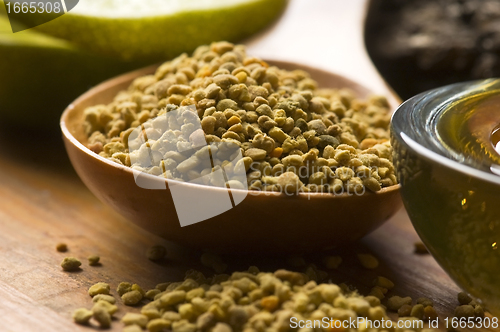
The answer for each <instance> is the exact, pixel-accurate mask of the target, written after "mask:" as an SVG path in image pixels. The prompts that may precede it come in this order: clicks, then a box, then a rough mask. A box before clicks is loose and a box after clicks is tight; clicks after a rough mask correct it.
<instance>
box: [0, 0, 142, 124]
mask: <svg viewBox="0 0 500 332" xmlns="http://www.w3.org/2000/svg"><path fill="white" fill-rule="evenodd" d="M140 65H141V64H136V63H126V62H123V61H116V60H112V59H108V58H105V57H102V56H95V55H91V54H89V53H87V52H84V51H81V50H79V49H78V48H76V47H75V46H73V45H72V44H70V43H69V42H67V41H65V40H62V39H57V38H53V37H50V36H47V35H44V34H41V33H37V32H35V31H33V30H26V31H22V32H18V33H12V30H11V28H10V24H9V21H8V19H7V17H6V15H5V9H4V7H3V4H2V3H0V73H1V74H0V122H3V123H6V121H8V122H16V123H21V124H23V125H27V126H47V125H50V124H52V125H53V127H55V128H57V124H58V119H59V116H60V115H61V113H62V111H63V110H64V108H66V106H68V104H69V103H70V102H72V101H73V100H74V99H75V98H76V97H78V96H79V95H80V94H82V93H83V92H85V91H86V90H88V89H89V88H91V87H92V86H93V85H95V84H98V83H100V82H101V81H103V80H105V79H107V78H109V77H112V76H115V75H118V74H120V73H123V72H126V71H129V70H132V69H134V68H137V67H138V66H140Z"/></svg>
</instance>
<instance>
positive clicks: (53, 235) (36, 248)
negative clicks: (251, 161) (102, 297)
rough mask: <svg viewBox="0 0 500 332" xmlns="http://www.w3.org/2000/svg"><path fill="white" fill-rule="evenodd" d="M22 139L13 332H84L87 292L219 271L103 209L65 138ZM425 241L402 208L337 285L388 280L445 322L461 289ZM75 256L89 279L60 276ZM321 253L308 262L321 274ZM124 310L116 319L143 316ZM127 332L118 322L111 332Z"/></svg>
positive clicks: (10, 185)
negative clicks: (425, 251)
mask: <svg viewBox="0 0 500 332" xmlns="http://www.w3.org/2000/svg"><path fill="white" fill-rule="evenodd" d="M18 131H19V129H12V128H10V129H8V128H7V129H6V128H3V129H2V130H0V132H1V133H0V155H1V156H2V158H1V159H0V198H1V199H0V255H1V257H2V259H0V292H1V294H3V295H2V299H1V300H0V315H2V317H8V325H7V326H9V330H8V331H15V332H17V331H19V332H21V331H45V330H47V331H84V330H86V328H83V327H80V326H77V325H74V324H72V323H71V313H72V311H73V310H74V309H76V308H79V307H87V308H90V307H91V299H90V297H89V296H88V294H87V289H88V287H89V286H90V285H92V284H93V283H95V282H98V281H104V282H108V283H110V284H111V285H112V289H113V294H114V295H116V293H114V288H116V285H117V284H118V283H119V282H121V281H133V282H137V283H139V284H140V285H141V286H143V287H144V288H150V287H154V286H155V285H156V284H157V283H159V282H164V281H176V280H181V278H182V277H183V274H184V272H185V271H186V270H187V269H189V268H197V269H201V270H203V271H204V272H205V273H207V274H210V273H211V272H210V271H207V270H205V269H203V268H202V267H201V266H200V263H199V260H198V257H199V255H200V253H199V252H193V251H188V250H185V249H183V248H180V247H177V246H174V245H172V244H170V243H167V242H166V241H164V240H162V239H160V238H157V237H155V236H154V235H152V234H149V233H147V232H145V231H143V230H141V229H139V228H138V227H136V226H135V225H133V224H132V223H130V222H128V221H127V220H124V219H123V218H121V217H120V216H118V215H117V214H116V213H114V212H113V211H111V210H110V209H109V208H107V207H106V206H104V205H103V204H102V203H100V202H99V201H98V200H97V199H96V198H95V197H94V196H93V195H92V194H91V193H90V192H89V191H88V190H87V189H86V188H85V187H84V185H83V184H82V183H81V182H80V180H79V179H78V177H77V176H76V174H74V172H73V171H72V169H71V166H70V164H69V161H68V160H67V157H66V156H65V153H64V151H63V149H62V146H61V142H60V138H59V137H58V136H56V137H51V136H48V137H44V138H43V139H39V138H40V136H41V135H42V134H40V133H36V132H31V133H30V134H29V135H25V136H24V138H23V139H22V140H16V141H12V140H10V139H9V137H12V136H11V135H13V134H14V132H18ZM28 142H29V144H28ZM417 239H418V237H417V235H416V233H415V232H414V231H413V228H412V226H411V224H410V223H409V220H408V218H407V216H406V213H405V211H404V210H401V211H400V212H398V214H397V215H396V216H395V217H393V218H392V219H391V220H390V221H389V222H388V223H387V224H386V225H384V226H383V227H381V228H380V229H379V230H377V231H375V232H374V233H372V234H371V235H369V236H368V237H366V238H365V239H363V240H361V241H360V242H358V243H356V244H355V245H353V246H350V247H348V248H344V249H342V250H340V251H338V252H336V254H341V255H342V256H343V257H344V260H345V263H343V265H342V269H340V270H339V271H338V272H335V273H332V274H331V275H330V277H331V278H332V280H333V281H334V282H339V283H340V282H346V283H348V284H352V285H354V286H356V287H358V288H359V289H360V291H361V292H367V291H368V290H369V288H370V286H371V281H372V280H373V278H375V277H376V276H377V275H384V276H387V277H389V278H390V279H392V280H394V281H395V283H396V288H395V289H394V290H393V291H391V293H392V294H394V295H405V296H406V295H409V296H412V297H413V298H414V299H416V298H418V297H420V296H427V297H429V298H431V299H432V300H433V301H434V302H435V303H436V308H437V309H438V311H439V312H440V313H441V314H442V316H443V317H444V316H447V315H448V316H449V315H451V314H452V311H453V309H454V307H455V306H456V304H457V303H456V299H455V298H456V293H457V291H458V288H457V287H456V285H455V284H454V283H453V282H452V281H451V280H450V279H449V278H448V277H447V275H446V274H445V273H444V272H443V270H442V269H441V268H440V267H439V266H438V265H437V264H436V262H435V261H434V260H433V259H432V257H430V256H429V255H416V254H414V253H413V243H414V241H416V240H417ZM277 240H278V241H279V239H277ZM58 242H66V243H67V244H68V246H69V252H68V253H58V252H57V251H56V250H55V245H56V244H57V243H58ZM152 244H162V245H165V246H167V248H168V250H169V255H168V256H169V258H168V260H167V261H165V262H162V263H161V264H156V263H153V262H150V261H148V260H147V259H146V257H145V251H146V250H147V248H148V247H149V246H150V245H152ZM360 252H372V253H374V254H375V255H376V256H377V257H379V259H380V261H381V266H380V267H379V268H378V269H376V270H373V271H371V270H370V271H368V270H363V269H361V268H360V266H359V264H358V263H357V261H356V258H355V253H360ZM90 254H98V255H100V256H101V257H102V265H101V266H97V267H90V266H88V264H87V262H86V257H87V256H89V255H90ZM70 255H71V256H75V257H78V258H80V259H81V260H82V262H83V265H82V270H81V271H79V272H76V273H75V272H73V273H71V272H64V271H62V269H61V267H60V266H59V264H60V262H61V260H62V258H63V257H65V256H70ZM323 255H324V254H323V253H320V254H315V255H308V256H306V257H305V258H306V260H307V261H308V262H315V263H317V264H318V265H319V266H320V265H321V263H320V262H321V258H322V257H323ZM226 260H227V261H228V263H229V266H230V269H231V270H233V269H242V268H247V267H248V266H249V265H258V266H260V267H262V268H263V269H264V270H271V269H275V268H283V267H284V268H290V266H287V264H286V263H284V261H285V257H272V256H271V257H259V256H252V255H249V256H244V257H227V258H226ZM119 302H120V301H119ZM119 306H120V311H119V313H118V314H117V317H118V318H119V317H121V316H122V315H123V314H124V313H125V312H127V311H137V310H138V309H136V308H130V307H124V306H123V305H121V304H120V305H119ZM44 329H45V330H44ZM121 329H122V326H121V323H118V322H117V323H115V324H114V325H113V328H112V330H111V331H121ZM2 331H3V330H2Z"/></svg>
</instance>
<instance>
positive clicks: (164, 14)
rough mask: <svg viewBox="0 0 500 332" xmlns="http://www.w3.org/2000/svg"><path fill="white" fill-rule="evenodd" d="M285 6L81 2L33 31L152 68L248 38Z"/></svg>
mask: <svg viewBox="0 0 500 332" xmlns="http://www.w3.org/2000/svg"><path fill="white" fill-rule="evenodd" d="M7 1H11V0H7ZM12 1H13V0H12ZM286 4H287V0H127V1H124V0H80V1H79V3H78V5H76V7H75V8H73V10H71V11H70V12H68V13H67V14H65V15H63V16H61V17H59V18H57V19H55V20H53V21H50V22H47V23H45V24H42V25H39V26H37V27H36V28H35V29H36V30H38V31H41V32H44V33H47V34H49V35H52V36H55V37H58V38H62V39H65V40H68V41H71V42H72V43H74V44H76V45H78V46H80V47H81V48H82V49H85V50H89V51H92V52H95V53H96V54H102V55H106V56H110V57H113V58H121V59H124V60H144V61H149V62H155V61H164V60H166V59H170V58H172V57H174V56H176V55H178V54H180V53H182V52H191V51H193V50H194V49H195V48H196V47H197V46H199V45H203V44H209V43H211V42H213V41H219V40H227V41H238V40H241V39H243V38H245V37H248V36H250V35H251V34H253V33H255V32H257V31H258V30H260V29H262V28H264V27H265V26H267V25H268V24H269V23H270V22H271V21H272V20H274V19H275V18H276V17H277V16H278V15H279V14H280V13H281V12H282V11H283V9H284V8H285V6H286ZM45 15H49V14H45ZM19 19H22V20H24V22H25V23H26V24H28V25H30V26H34V25H35V24H37V23H40V22H45V21H47V20H48V19H47V17H46V16H44V15H43V14H36V15H31V16H29V15H19ZM37 20H38V22H37Z"/></svg>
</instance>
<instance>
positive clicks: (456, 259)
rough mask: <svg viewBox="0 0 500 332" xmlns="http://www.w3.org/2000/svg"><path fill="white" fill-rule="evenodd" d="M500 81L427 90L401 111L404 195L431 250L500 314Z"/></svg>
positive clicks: (398, 143)
mask: <svg viewBox="0 0 500 332" xmlns="http://www.w3.org/2000/svg"><path fill="white" fill-rule="evenodd" d="M499 129H500V79H488V80H482V81H473V82H466V83H458V84H453V85H449V86H445V87H441V88H438V89H434V90H431V91H428V92H424V93H422V94H419V95H417V96H415V97H413V98H411V99H409V100H407V101H406V102H404V103H403V104H402V105H401V106H400V107H399V108H398V109H397V110H396V111H395V113H394V115H393V118H392V124H391V142H392V145H393V147H394V164H395V167H396V170H397V174H398V179H399V182H400V183H401V186H402V189H401V195H402V198H403V202H404V205H405V207H406V210H407V212H408V215H409V216H410V219H411V221H412V223H413V225H414V227H415V229H416V231H417V232H418V234H419V236H420V237H421V239H422V241H423V242H424V244H425V245H426V246H427V248H428V249H429V251H430V253H431V254H432V255H433V256H434V258H435V259H436V260H437V261H438V263H439V264H440V265H441V266H442V267H443V268H444V270H445V271H446V272H447V273H448V274H449V275H450V276H451V277H452V279H454V280H455V281H456V282H457V284H458V285H459V286H460V287H462V288H463V289H464V290H465V291H467V292H468V293H469V294H470V295H472V296H473V297H476V298H477V299H478V301H480V302H481V303H482V304H483V305H484V306H485V307H486V308H487V309H489V310H490V311H491V312H492V313H493V314H496V315H499V314H500V249H499V247H500V143H499V142H500V130H499Z"/></svg>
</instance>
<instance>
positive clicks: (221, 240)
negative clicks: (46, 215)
mask: <svg viewBox="0 0 500 332" xmlns="http://www.w3.org/2000/svg"><path fill="white" fill-rule="evenodd" d="M270 63H271V64H272V65H276V66H278V67H280V68H285V69H303V70H306V71H308V72H309V73H310V74H311V76H312V78H314V79H315V80H317V81H318V83H319V85H320V87H330V88H342V87H347V88H351V89H352V90H354V91H355V92H356V93H357V94H358V95H359V97H366V96H367V95H368V94H369V93H370V91H368V90H367V89H366V88H365V87H363V86H361V85H359V84H357V83H355V82H353V81H351V80H348V79H346V78H344V77H342V76H339V75H336V74H333V73H329V72H325V71H322V70H319V69H315V68H310V67H307V66H303V65H299V64H295V63H287V62H279V61H270ZM154 70H155V68H153V67H149V68H146V69H142V70H138V71H135V72H132V73H129V74H125V75H122V76H119V77H117V78H114V79H111V80H108V81H106V82H104V83H102V84H100V85H98V86H96V87H95V88H93V89H91V90H89V91H88V92H87V93H85V94H84V95H82V96H81V97H80V98H78V99H77V100H75V101H74V102H73V103H72V104H71V105H70V106H69V107H68V108H67V109H66V110H65V111H64V113H63V115H62V117H61V129H62V133H63V139H64V143H65V146H66V150H67V152H68V155H69V157H70V159H71V162H72V164H73V166H74V168H75V170H76V172H77V173H78V175H79V176H80V178H81V179H82V181H83V182H84V183H85V185H86V186H87V187H88V188H89V189H90V190H91V191H92V192H93V193H94V194H95V195H96V196H97V197H98V198H99V199H100V200H101V201H102V202H104V203H105V204H108V205H110V206H111V207H113V208H114V209H115V210H116V211H118V212H119V213H120V214H122V215H123V216H125V217H126V218H128V219H130V220H131V221H133V222H135V223H136V224H138V225H139V226H141V227H143V228H144V229H146V230H148V231H150V232H152V233H154V234H156V235H159V236H161V237H163V238H165V239H167V240H170V241H173V242H176V243H178V244H181V245H184V246H188V247H193V248H199V249H210V250H212V251H215V252H226V253H227V252H235V253H236V252H264V253H278V252H303V251H306V252H310V251H314V250H321V249H327V248H333V247H337V246H341V245H344V244H347V243H350V242H353V241H355V240H357V239H359V238H361V237H363V236H364V235H366V234H368V233H369V232H371V231H373V230H374V229H375V228H377V227H378V226H380V225H381V224H382V223H383V222H384V221H385V220H387V219H388V218H389V217H390V216H391V215H393V214H394V213H395V212H396V211H397V210H398V209H399V208H400V207H401V206H402V203H401V198H400V193H399V191H400V186H399V185H396V186H392V187H388V188H384V189H382V190H380V191H379V192H377V193H365V194H364V195H361V196H356V195H352V196H348V195H347V194H344V195H334V194H328V193H300V194H298V195H295V196H287V195H285V194H281V193H277V192H252V191H250V192H248V195H247V196H246V198H245V199H244V200H243V201H242V202H241V203H240V204H239V205H236V206H235V207H233V208H232V209H230V210H228V211H226V212H224V213H222V214H220V215H217V216H215V217H212V218H210V219H207V220H205V221H202V222H199V223H196V224H193V225H189V226H186V227H181V226H180V223H179V219H178V216H177V213H176V209H175V207H174V202H173V199H172V194H171V191H170V189H169V186H171V184H172V182H175V185H176V186H178V185H179V186H185V187H184V189H185V191H186V192H187V193H188V194H189V193H190V192H192V193H196V196H197V197H199V195H200V194H203V195H217V194H220V193H221V191H227V189H223V188H215V187H208V186H201V185H193V184H186V183H179V182H176V181H172V180H166V179H164V178H161V177H154V176H150V180H151V181H156V182H163V183H164V182H166V187H167V189H166V190H150V189H142V188H140V187H138V186H137V185H136V183H135V180H134V175H133V173H132V170H131V169H130V168H128V167H125V166H121V165H118V164H116V163H113V162H111V161H109V160H107V159H105V158H103V157H101V156H99V155H97V154H95V153H94V152H92V151H90V150H89V149H87V148H86V147H85V143H86V135H85V133H84V130H83V125H82V118H83V111H84V110H85V108H87V107H89V106H93V105H97V104H107V103H109V102H111V101H112V99H113V97H114V96H115V95H116V94H117V93H118V92H119V91H121V90H124V89H126V88H127V87H128V86H129V84H130V83H131V82H132V80H133V79H135V78H137V77H139V76H143V75H146V74H151V73H152V72H154ZM390 102H391V103H392V106H393V107H394V108H395V107H396V106H397V101H396V99H395V98H392V97H391V98H390ZM193 196H194V195H193ZM188 197H189V195H188ZM192 206H193V209H196V208H197V206H198V207H199V206H200V202H193V203H192ZM98 222H99V221H96V223H98ZM117 231H119V230H117Z"/></svg>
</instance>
